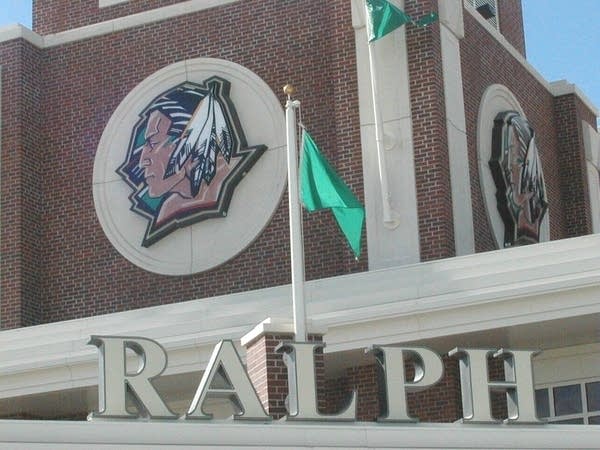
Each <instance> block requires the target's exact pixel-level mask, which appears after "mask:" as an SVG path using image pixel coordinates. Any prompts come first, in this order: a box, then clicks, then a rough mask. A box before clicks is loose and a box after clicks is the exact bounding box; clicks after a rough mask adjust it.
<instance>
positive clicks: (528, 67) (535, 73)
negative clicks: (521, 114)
mask: <svg viewBox="0 0 600 450" xmlns="http://www.w3.org/2000/svg"><path fill="white" fill-rule="evenodd" d="M463 2H464V5H465V9H466V10H467V12H468V13H469V14H471V15H472V16H473V17H474V18H475V19H476V20H477V22H479V24H480V25H481V26H482V27H483V28H484V29H485V30H487V31H488V32H489V33H490V34H491V35H492V37H493V38H494V39H496V40H497V41H498V43H500V44H501V45H502V46H503V47H504V48H505V49H506V51H508V53H510V54H511V55H512V56H513V58H515V59H516V60H517V62H519V64H521V65H522V66H523V68H525V70H527V71H528V72H529V73H530V74H531V75H532V76H533V77H534V78H535V79H536V80H537V82H538V83H540V84H541V85H542V86H543V87H544V88H545V89H546V90H547V91H548V92H549V93H550V94H552V95H553V96H555V97H556V96H559V95H565V94H575V95H577V96H578V97H579V98H580V99H581V101H582V102H583V103H584V104H585V105H586V106H587V107H588V108H589V109H590V110H592V112H593V113H594V114H595V115H596V116H598V115H600V113H599V110H598V108H597V107H596V106H595V105H594V104H593V103H592V102H591V101H590V100H589V99H588V98H587V97H586V96H585V95H583V93H582V91H581V90H579V89H578V88H576V87H575V85H572V84H571V86H573V88H569V89H568V90H567V91H564V88H561V87H560V86H562V85H563V84H564V83H566V84H570V83H568V82H565V81H564V80H561V81H559V82H556V83H557V84H558V85H559V87H554V86H552V85H553V84H554V83H549V82H548V81H546V79H545V78H544V77H543V76H542V75H541V74H540V73H539V72H538V71H537V70H536V69H535V68H534V67H533V66H532V65H531V64H529V62H528V61H527V60H526V59H525V57H524V56H523V55H522V54H521V53H519V51H518V50H517V49H516V48H514V47H513V46H512V44H511V43H510V42H508V41H507V40H506V38H505V37H504V36H502V34H500V31H499V30H497V29H495V28H494V27H493V26H492V25H490V24H489V23H488V22H487V20H485V19H484V18H483V17H482V16H481V14H479V13H478V12H477V10H476V9H475V8H474V7H473V5H472V4H471V3H470V0H463Z"/></svg>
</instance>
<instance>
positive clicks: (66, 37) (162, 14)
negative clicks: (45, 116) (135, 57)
mask: <svg viewBox="0 0 600 450" xmlns="http://www.w3.org/2000/svg"><path fill="white" fill-rule="evenodd" d="M238 1H241V0H188V1H185V2H181V3H176V4H174V5H170V6H164V7H162V8H156V9H151V10H149V11H144V12H141V13H137V14H130V15H128V16H124V17H118V18H116V19H112V20H107V21H104V22H99V23H95V24H92V25H87V26H84V27H79V28H74V29H71V30H67V31H62V32H60V33H54V34H48V35H44V36H41V35H39V34H37V33H35V32H33V31H31V30H29V29H28V28H26V27H24V26H22V25H10V26H8V27H4V28H1V29H0V43H2V42H4V41H8V40H11V39H18V38H23V39H25V40H26V41H28V42H30V43H32V44H33V45H35V46H37V47H39V48H49V47H55V46H57V45H63V44H69V43H72V42H77V41H81V40H83V39H89V38H93V37H97V36H102V35H105V34H110V33H114V32H117V31H122V30H126V29H128V28H133V27H138V26H141V25H147V24H150V23H154V22H159V21H161V20H166V19H172V18H174V17H178V16H183V15H185V14H191V13H194V12H198V11H202V10H204V9H210V8H215V7H217V6H222V5H227V4H230V3H235V2H238Z"/></svg>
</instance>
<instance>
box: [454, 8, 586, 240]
mask: <svg viewBox="0 0 600 450" xmlns="http://www.w3.org/2000/svg"><path fill="white" fill-rule="evenodd" d="M464 20H465V35H466V36H465V39H463V40H462V41H461V43H460V49H461V65H462V74H463V88H464V93H465V116H466V123H467V144H468V152H469V169H470V176H471V197H472V203H473V216H474V227H475V249H476V251H478V252H482V251H488V250H492V249H494V248H495V244H494V241H493V238H492V234H491V229H490V226H489V223H488V219H487V214H486V210H485V205H484V202H483V197H482V193H481V188H480V186H481V185H480V178H479V168H478V162H477V142H476V139H477V120H478V111H479V106H480V102H481V97H482V95H483V93H484V91H485V89H486V88H487V87H488V86H490V85H491V84H494V83H499V84H503V85H505V86H506V87H507V88H508V89H510V90H511V91H512V92H513V94H514V95H515V96H516V97H517V99H518V100H519V103H520V104H521V106H522V107H523V109H524V111H525V115H526V116H527V118H528V119H529V122H530V123H531V126H532V127H533V128H534V129H535V131H536V139H537V146H538V149H539V153H540V158H541V160H542V166H543V170H544V177H545V181H546V189H547V194H548V199H549V202H550V238H551V239H561V238H564V237H567V236H568V233H567V230H566V227H567V224H566V222H565V219H564V217H563V210H564V206H563V205H568V202H569V198H568V197H564V196H563V193H562V191H561V174H562V173H563V171H564V167H563V166H562V163H561V160H560V147H559V144H558V136H557V128H556V125H555V121H554V98H553V96H552V95H551V94H550V93H549V92H548V91H547V90H546V89H545V88H544V87H543V86H542V85H541V84H540V83H539V82H538V81H537V80H536V79H535V78H534V77H533V76H532V75H531V74H530V73H529V72H528V71H527V70H526V69H525V68H524V67H522V66H521V64H519V63H518V62H517V61H516V60H515V59H514V58H513V57H512V56H511V55H510V54H509V53H508V52H507V51H506V50H505V49H504V48H503V47H502V46H501V44H499V43H498V41H496V40H495V39H494V38H493V37H492V36H491V35H490V34H489V33H488V32H487V31H485V30H484V29H483V27H481V26H480V25H479V24H478V23H477V21H476V20H475V19H474V18H473V17H472V16H471V14H469V13H468V12H465V16H464ZM490 126H492V124H490ZM579 151H581V152H582V151H583V149H582V148H581V149H580V150H579ZM585 233H586V231H584V230H580V231H578V234H585Z"/></svg>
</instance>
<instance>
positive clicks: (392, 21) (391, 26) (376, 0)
mask: <svg viewBox="0 0 600 450" xmlns="http://www.w3.org/2000/svg"><path fill="white" fill-rule="evenodd" d="M366 2H367V33H368V35H369V42H372V41H376V40H377V39H379V38H382V37H383V36H385V35H386V34H388V33H391V32H392V31H394V30H395V29H396V28H399V27H401V26H402V25H404V24H406V23H412V24H413V25H416V26H419V27H424V26H426V25H429V24H430V23H433V22H435V21H436V20H437V18H438V16H437V14H435V13H431V14H427V15H426V16H423V17H422V18H420V19H419V20H413V18H412V17H410V16H409V15H408V14H406V13H405V12H404V11H402V10H401V9H400V8H398V7H397V6H394V5H392V4H391V3H390V2H388V1H387V0H366Z"/></svg>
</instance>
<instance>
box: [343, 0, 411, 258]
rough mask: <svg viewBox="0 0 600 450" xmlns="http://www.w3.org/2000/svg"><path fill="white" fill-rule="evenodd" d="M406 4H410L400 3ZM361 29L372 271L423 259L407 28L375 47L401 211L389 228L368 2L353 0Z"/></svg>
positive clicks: (390, 170) (394, 196) (394, 193)
mask: <svg viewBox="0 0 600 450" xmlns="http://www.w3.org/2000/svg"><path fill="white" fill-rule="evenodd" d="M396 3H397V4H398V6H399V7H403V5H404V2H403V1H400V2H396ZM351 6H352V24H353V26H354V32H355V43H356V65H357V71H358V97H359V101H358V104H359V116H360V135H361V146H362V159H363V179H364V189H365V210H366V223H367V244H368V250H369V269H370V270H374V269H381V268H385V267H394V266H398V265H403V264H410V263H416V262H418V261H419V260H420V248H419V222H418V216H417V194H416V180H415V166H414V164H415V163H414V153H413V142H412V118H411V109H410V92H409V77H408V60H407V54H406V35H405V29H404V27H402V28H400V29H398V30H396V31H394V33H391V34H389V35H388V36H386V37H384V38H382V39H380V40H378V41H377V43H376V45H374V46H373V53H374V59H375V63H376V66H377V77H378V85H379V91H380V98H379V101H378V102H379V108H380V110H381V116H382V119H383V130H384V141H385V142H384V147H385V150H384V151H385V159H386V164H387V177H388V188H389V192H390V194H391V202H390V203H391V207H392V210H393V211H395V212H397V213H399V214H401V216H400V217H394V219H398V222H399V226H398V227H396V228H394V229H390V228H387V227H386V226H385V225H384V223H383V220H382V217H383V204H382V194H381V183H380V182H379V169H378V163H377V152H376V151H375V149H376V143H375V120H374V114H373V97H372V94H371V74H370V70H369V53H368V44H367V31H366V27H365V2H364V0H352V3H351Z"/></svg>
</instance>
